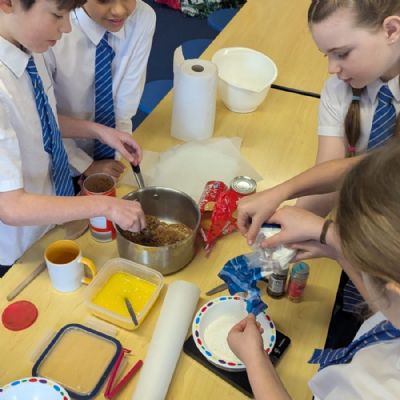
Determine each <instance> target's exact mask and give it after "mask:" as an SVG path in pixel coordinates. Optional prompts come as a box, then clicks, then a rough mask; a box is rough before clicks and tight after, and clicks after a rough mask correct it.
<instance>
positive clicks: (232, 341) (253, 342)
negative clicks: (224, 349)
mask: <svg viewBox="0 0 400 400" xmlns="http://www.w3.org/2000/svg"><path fill="white" fill-rule="evenodd" d="M262 332H263V330H262V328H261V327H260V323H259V322H257V321H256V318H255V316H254V315H253V314H249V315H248V316H247V317H246V318H245V319H243V320H242V321H240V322H239V323H238V324H236V325H235V326H234V327H233V328H232V329H231V331H230V332H229V334H228V344H229V347H230V348H231V350H232V351H233V352H234V353H235V354H236V356H237V357H239V358H240V359H241V360H242V362H243V363H244V364H246V360H248V359H250V358H252V357H254V355H257V354H263V353H264V348H263V340H262V337H261V334H262Z"/></svg>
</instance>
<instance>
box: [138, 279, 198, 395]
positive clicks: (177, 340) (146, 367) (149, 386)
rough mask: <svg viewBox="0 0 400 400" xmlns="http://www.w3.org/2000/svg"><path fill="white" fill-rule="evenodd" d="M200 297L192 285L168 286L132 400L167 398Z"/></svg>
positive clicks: (172, 284) (182, 282)
mask: <svg viewBox="0 0 400 400" xmlns="http://www.w3.org/2000/svg"><path fill="white" fill-rule="evenodd" d="M199 296H200V289H199V288H198V287H197V286H196V285H194V284H193V283H190V282H186V281H175V282H173V283H171V284H170V285H169V287H168V291H167V294H166V296H165V299H164V303H163V305H162V307H161V312H160V316H159V317H158V321H157V324H156V327H155V329H154V332H153V336H152V338H151V342H150V346H149V349H148V351H147V355H146V358H145V360H144V364H143V367H142V370H141V372H140V377H139V381H138V383H137V385H136V390H135V393H134V394H133V397H132V400H163V399H164V398H165V396H166V394H167V391H168V387H169V384H170V382H171V379H172V375H173V374H174V371H175V368H176V363H177V362H178V359H179V356H180V354H181V351H182V347H183V343H184V341H185V338H186V334H187V331H188V329H189V326H190V324H191V322H192V319H193V314H194V312H195V311H196V306H197V302H198V300H199Z"/></svg>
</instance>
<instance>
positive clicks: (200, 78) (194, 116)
mask: <svg viewBox="0 0 400 400" xmlns="http://www.w3.org/2000/svg"><path fill="white" fill-rule="evenodd" d="M178 51H179V50H177V52H178ZM177 60H179V57H176V56H175V57H174V62H175V64H174V92H173V93H174V95H173V96H174V97H173V106H172V124H171V135H172V136H174V137H176V138H178V139H181V140H185V141H190V140H205V139H208V138H210V137H211V136H212V134H213V132H214V121H215V105H216V89H217V67H216V66H215V65H214V64H213V63H212V62H211V61H206V60H199V59H190V60H180V61H181V62H180V63H177Z"/></svg>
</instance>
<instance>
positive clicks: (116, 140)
mask: <svg viewBox="0 0 400 400" xmlns="http://www.w3.org/2000/svg"><path fill="white" fill-rule="evenodd" d="M96 125H97V129H96V133H97V135H98V139H99V140H100V141H101V142H102V143H104V144H107V145H108V146H110V147H112V148H113V149H115V150H117V151H118V152H119V153H120V154H121V156H122V157H124V158H125V159H126V160H128V161H129V162H130V163H132V164H134V165H137V164H139V163H140V161H142V149H141V148H140V146H139V145H138V144H137V143H136V141H135V140H134V139H133V137H132V135H130V134H129V133H126V132H122V131H118V130H117V129H113V128H109V127H107V126H104V125H100V124H96Z"/></svg>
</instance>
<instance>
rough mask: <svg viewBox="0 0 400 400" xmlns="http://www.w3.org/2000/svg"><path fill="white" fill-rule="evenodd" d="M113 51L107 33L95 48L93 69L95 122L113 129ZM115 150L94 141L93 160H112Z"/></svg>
mask: <svg viewBox="0 0 400 400" xmlns="http://www.w3.org/2000/svg"><path fill="white" fill-rule="evenodd" d="M114 56H115V53H114V50H113V49H112V48H111V46H110V45H109V44H108V32H106V33H105V34H104V36H103V37H102V39H101V40H100V43H99V44H98V45H97V48H96V69H95V89H96V105H95V117H94V120H95V122H98V123H99V124H102V125H106V126H109V127H110V128H115V114H114V101H113V94H112V69H111V65H112V61H113V58H114ZM114 155H115V150H114V149H112V148H111V147H109V146H107V145H106V144H103V143H101V142H100V141H98V140H96V141H95V145H94V159H95V160H103V159H110V158H114Z"/></svg>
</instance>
